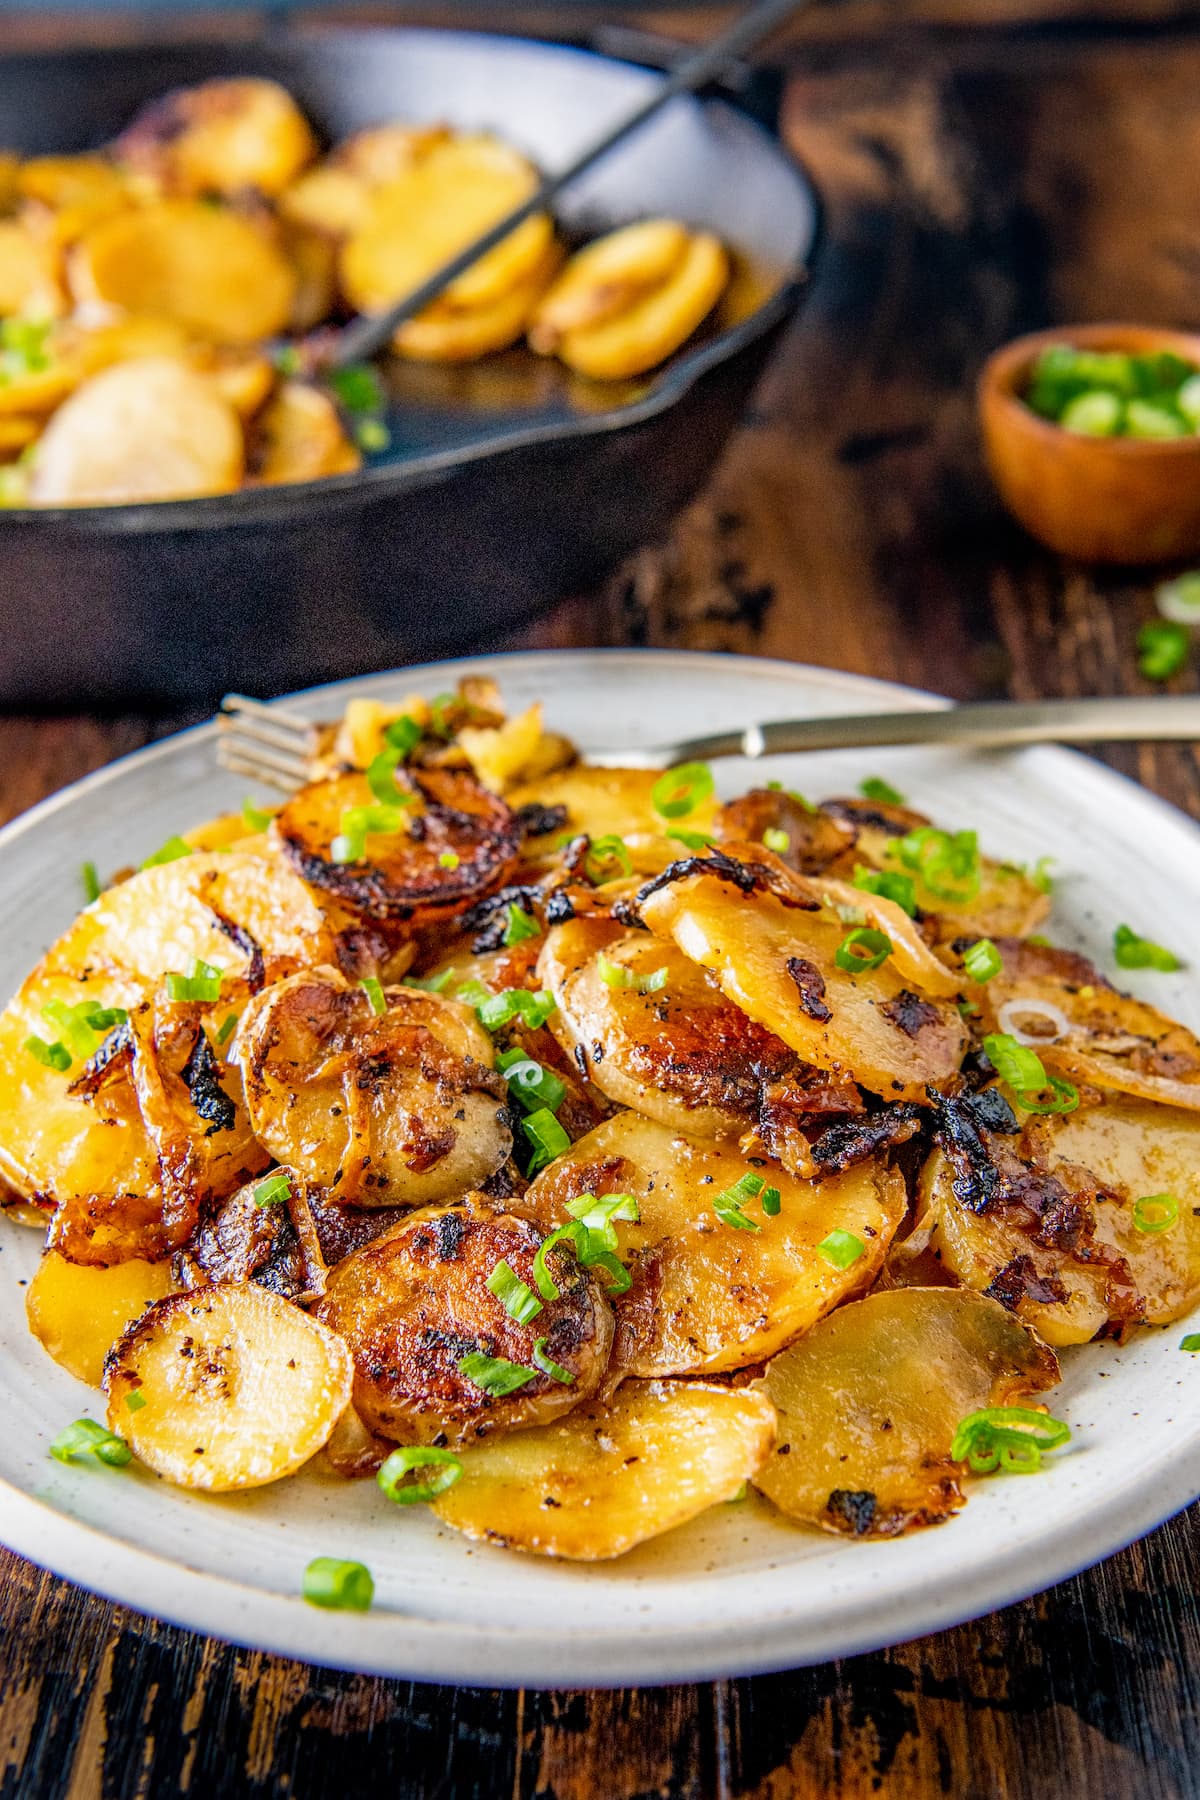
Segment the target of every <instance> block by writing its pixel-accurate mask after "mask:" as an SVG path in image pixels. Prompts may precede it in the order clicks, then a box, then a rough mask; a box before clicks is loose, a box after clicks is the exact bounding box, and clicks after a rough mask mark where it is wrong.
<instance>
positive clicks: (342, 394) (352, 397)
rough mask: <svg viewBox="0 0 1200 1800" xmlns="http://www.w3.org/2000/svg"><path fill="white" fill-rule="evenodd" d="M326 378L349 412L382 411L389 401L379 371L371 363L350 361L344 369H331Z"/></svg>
mask: <svg viewBox="0 0 1200 1800" xmlns="http://www.w3.org/2000/svg"><path fill="white" fill-rule="evenodd" d="M326 380H327V381H328V383H329V385H330V387H331V388H332V389H333V391H334V393H335V394H336V395H337V397H338V399H339V400H340V401H341V403H342V405H343V406H344V407H345V409H346V411H347V412H352V413H372V412H381V411H382V410H383V407H384V406H385V405H386V403H387V395H386V394H385V393H384V391H383V384H382V382H381V381H380V379H379V375H378V372H377V371H376V370H375V369H373V368H372V367H371V364H370V363H350V364H348V365H347V367H346V368H344V369H330V370H329V371H328V373H327V375H326Z"/></svg>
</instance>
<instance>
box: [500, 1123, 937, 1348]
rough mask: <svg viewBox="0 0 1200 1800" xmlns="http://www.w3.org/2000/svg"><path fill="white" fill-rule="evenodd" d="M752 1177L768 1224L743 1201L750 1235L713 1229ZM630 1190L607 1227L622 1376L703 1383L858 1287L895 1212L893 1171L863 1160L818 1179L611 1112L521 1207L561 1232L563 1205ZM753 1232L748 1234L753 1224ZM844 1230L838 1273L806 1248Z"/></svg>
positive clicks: (881, 1249) (900, 1192)
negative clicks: (635, 1216) (623, 1217)
mask: <svg viewBox="0 0 1200 1800" xmlns="http://www.w3.org/2000/svg"><path fill="white" fill-rule="evenodd" d="M750 1173H753V1174H755V1175H757V1176H758V1177H759V1178H760V1180H761V1181H762V1182H763V1183H764V1184H771V1185H773V1186H774V1187H775V1188H776V1189H777V1190H778V1191H779V1194H780V1209H779V1212H778V1213H777V1214H776V1215H774V1216H766V1215H764V1214H763V1213H762V1211H761V1208H760V1205H759V1203H758V1201H757V1200H756V1199H748V1200H745V1201H744V1202H743V1205H744V1211H745V1216H746V1217H747V1218H748V1219H749V1220H750V1222H751V1226H750V1228H741V1229H738V1228H735V1227H734V1226H731V1225H729V1224H726V1223H724V1222H723V1221H722V1220H721V1219H720V1218H719V1217H718V1215H717V1213H716V1212H715V1211H714V1210H713V1200H714V1198H717V1197H719V1196H721V1195H723V1194H724V1193H726V1192H727V1191H728V1190H729V1189H731V1188H733V1187H734V1186H735V1184H736V1183H737V1182H738V1181H739V1180H740V1179H741V1178H742V1177H743V1176H745V1175H747V1174H750ZM585 1193H592V1194H595V1195H596V1196H597V1197H599V1196H600V1195H602V1194H605V1193H622V1194H623V1193H630V1194H633V1195H634V1197H635V1198H636V1200H637V1203H638V1211H639V1213H640V1219H639V1222H638V1223H636V1224H633V1223H629V1224H627V1223H624V1222H619V1223H617V1225H616V1230H617V1237H618V1243H619V1245H620V1256H621V1259H622V1261H625V1262H628V1263H629V1264H630V1267H631V1269H632V1270H633V1271H634V1272H635V1283H634V1287H633V1289H631V1290H630V1294H629V1298H628V1300H625V1299H618V1300H617V1302H616V1306H617V1311H618V1316H619V1317H622V1316H624V1315H626V1314H627V1313H628V1315H629V1316H630V1318H631V1320H632V1323H633V1327H634V1330H635V1332H636V1333H637V1342H636V1346H635V1349H634V1351H633V1353H632V1355H631V1356H630V1358H629V1367H630V1369H631V1372H632V1373H633V1374H635V1375H644V1376H659V1375H704V1374H715V1373H717V1372H719V1371H724V1370H728V1369H741V1368H746V1367H747V1366H748V1365H749V1364H751V1363H755V1362H761V1361H763V1360H764V1359H765V1358H766V1357H768V1356H772V1355H774V1353H775V1352H776V1351H777V1350H779V1349H780V1348H781V1347H782V1346H783V1345H784V1344H787V1343H790V1342H791V1340H792V1339H793V1338H795V1337H797V1336H799V1334H800V1333H801V1332H803V1331H807V1330H808V1329H809V1328H810V1326H812V1325H814V1324H815V1323H816V1321H817V1320H818V1319H819V1318H821V1317H822V1316H823V1315H824V1314H825V1313H827V1312H828V1311H830V1310H831V1308H833V1307H835V1306H838V1305H840V1304H841V1303H842V1301H844V1300H846V1299H848V1298H850V1297H851V1296H852V1295H854V1294H857V1293H860V1292H861V1291H862V1290H863V1289H864V1288H865V1287H869V1286H870V1284H871V1282H872V1280H873V1279H874V1277H875V1275H876V1274H877V1273H878V1271H879V1269H880V1267H881V1265H882V1263H883V1259H884V1256H885V1255H886V1253H887V1248H888V1244H889V1243H890V1242H891V1239H892V1236H893V1234H894V1233H895V1231H896V1228H897V1226H898V1225H899V1223H900V1221H901V1219H902V1218H903V1217H904V1212H905V1206H906V1196H905V1189H904V1183H903V1181H902V1179H901V1177H900V1176H899V1175H898V1174H896V1173H894V1172H893V1171H891V1170H888V1169H886V1168H884V1167H883V1166H882V1165H881V1164H880V1165H874V1164H867V1165H866V1166H864V1167H861V1168H856V1169H851V1170H848V1171H847V1172H846V1173H845V1174H842V1175H833V1176H831V1177H829V1179H827V1180H825V1181H822V1182H819V1183H818V1182H808V1181H797V1180H795V1179H794V1178H793V1177H792V1176H789V1175H788V1174H786V1173H785V1172H784V1171H783V1170H782V1169H780V1168H778V1167H776V1166H774V1165H772V1164H769V1163H760V1164H757V1165H756V1166H755V1167H754V1168H753V1170H751V1168H750V1166H749V1165H748V1164H747V1163H746V1161H745V1160H744V1158H742V1157H740V1156H738V1155H736V1154H735V1153H734V1152H732V1151H729V1150H719V1149H715V1148H713V1146H712V1145H710V1144H704V1143H698V1142H696V1141H695V1140H694V1139H689V1138H686V1137H683V1136H682V1135H680V1134H678V1133H676V1132H672V1131H669V1130H667V1129H666V1128H665V1127H664V1126H662V1125H658V1124H653V1123H651V1121H650V1120H649V1119H643V1118H639V1117H638V1116H637V1115H636V1114H635V1113H619V1114H618V1115H617V1117H616V1118H614V1119H609V1120H608V1121H607V1122H606V1123H604V1124H602V1125H598V1126H597V1127H596V1129H595V1130H594V1131H590V1132H589V1133H588V1134H587V1136H586V1137H583V1138H580V1139H579V1141H578V1143H576V1144H574V1145H573V1146H572V1148H571V1149H570V1150H567V1151H565V1152H564V1153H563V1154H562V1155H561V1156H560V1157H558V1158H557V1159H556V1161H555V1162H553V1163H552V1164H551V1165H550V1167H549V1168H547V1169H544V1170H543V1171H542V1173H541V1174H540V1175H539V1176H538V1177H537V1178H536V1180H535V1181H534V1183H533V1185H532V1187H530V1189H529V1191H528V1192H527V1193H526V1195H525V1197H524V1199H523V1201H522V1202H521V1205H522V1209H523V1211H525V1212H527V1213H529V1214H530V1216H531V1217H532V1218H534V1219H536V1220H537V1222H538V1224H539V1225H540V1226H542V1227H543V1228H544V1229H546V1230H547V1231H549V1230H552V1229H553V1228H554V1227H555V1226H557V1225H561V1224H564V1223H565V1222H566V1221H567V1219H568V1217H569V1215H568V1213H567V1210H566V1206H567V1202H568V1201H569V1200H574V1199H577V1198H578V1197H579V1196H580V1195H582V1194H585ZM754 1227H757V1229H754ZM833 1231H848V1232H851V1233H852V1234H853V1235H854V1236H855V1237H856V1238H857V1239H858V1240H859V1243H860V1244H861V1245H862V1253H861V1255H859V1257H858V1258H857V1259H856V1260H855V1261H854V1262H852V1263H851V1264H850V1266H849V1267H848V1268H845V1269H839V1268H837V1267H835V1266H834V1265H833V1264H832V1263H830V1262H828V1261H827V1260H826V1259H825V1258H824V1257H823V1256H822V1255H821V1254H820V1253H819V1252H818V1249H817V1246H818V1245H819V1244H820V1243H822V1242H823V1240H824V1239H825V1238H826V1237H828V1235H829V1233H830V1232H833Z"/></svg>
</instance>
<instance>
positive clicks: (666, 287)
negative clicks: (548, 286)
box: [530, 231, 729, 381]
mask: <svg viewBox="0 0 1200 1800" xmlns="http://www.w3.org/2000/svg"><path fill="white" fill-rule="evenodd" d="M602 242H603V240H602ZM600 248H601V246H600V245H588V246H587V248H586V249H585V250H583V251H581V252H580V255H581V256H586V255H588V254H589V252H592V251H594V252H596V254H597V255H599V252H600ZM567 273H568V274H569V273H570V264H568V267H567ZM564 279H565V277H564ZM728 284H729V257H728V256H727V254H726V252H725V249H724V247H723V245H722V244H721V243H720V241H719V239H717V238H715V237H713V235H712V234H711V232H707V231H701V232H697V233H695V234H694V235H692V236H689V238H688V241H687V244H686V247H685V249H684V252H683V255H682V256H681V258H680V259H679V261H678V263H677V264H676V265H675V266H674V267H673V268H672V269H671V270H670V272H669V273H668V275H667V276H666V278H665V280H661V281H659V282H657V283H656V284H654V285H652V286H650V287H649V288H648V289H647V290H646V291H645V292H642V293H640V294H635V295H634V296H633V297H632V298H630V299H629V301H628V303H627V304H625V305H622V306H621V307H620V309H619V310H618V311H616V312H615V313H614V314H612V315H610V316H608V317H601V318H599V319H598V320H597V321H596V322H595V323H591V324H583V325H578V326H572V327H569V328H568V329H566V330H561V329H558V330H556V329H554V327H553V326H551V327H549V328H547V327H546V323H545V314H544V313H543V314H540V315H539V316H538V319H537V321H536V322H535V326H534V334H535V335H534V336H533V337H531V340H530V341H531V342H532V343H533V346H534V348H535V349H537V348H538V347H539V345H538V339H539V338H540V339H541V341H543V342H544V341H545V339H546V336H547V335H548V336H550V337H551V338H553V339H554V349H555V353H556V354H557V355H558V356H559V357H561V359H562V361H563V362H565V363H566V364H567V367H568V368H571V369H574V370H575V371H576V373H577V374H580V375H587V376H590V377H591V379H593V380H596V381H620V380H626V379H628V378H629V377H630V376H633V375H643V374H645V373H646V372H647V370H649V369H655V368H657V367H658V365H659V364H660V363H663V362H665V361H666V360H667V358H668V357H669V356H671V355H673V354H674V352H675V351H676V350H678V349H679V347H680V345H681V344H685V343H686V342H687V340H688V338H690V337H691V335H692V333H693V332H694V331H696V330H697V329H698V327H699V326H700V325H702V324H703V322H704V320H705V319H706V318H707V317H708V315H709V313H710V312H711V311H712V310H713V307H714V306H715V305H716V304H717V301H718V300H719V299H720V298H721V295H722V294H723V293H724V292H725V289H726V287H727V286H728ZM597 286H598V287H599V288H600V290H601V294H603V291H604V287H605V283H604V280H603V278H601V279H600V281H599V282H598V283H597ZM559 300H560V303H561V295H560V296H559ZM554 301H555V296H554V293H553V290H552V291H551V294H550V295H549V296H548V304H549V305H550V307H551V317H553V308H554ZM539 325H540V326H541V327H542V329H541V330H539Z"/></svg>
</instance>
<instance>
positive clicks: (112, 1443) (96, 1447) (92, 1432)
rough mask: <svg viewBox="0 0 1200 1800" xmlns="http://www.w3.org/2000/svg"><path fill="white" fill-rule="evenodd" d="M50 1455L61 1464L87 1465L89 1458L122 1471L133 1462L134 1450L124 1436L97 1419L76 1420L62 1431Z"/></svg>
mask: <svg viewBox="0 0 1200 1800" xmlns="http://www.w3.org/2000/svg"><path fill="white" fill-rule="evenodd" d="M50 1454H51V1456H53V1457H54V1458H55V1459H56V1460H57V1461H58V1462H60V1463H72V1462H84V1461H85V1460H86V1459H88V1458H89V1457H90V1458H92V1459H93V1460H95V1461H97V1462H102V1463H107V1465H108V1467H109V1468H110V1469H123V1468H124V1467H125V1464H126V1463H129V1462H132V1461H133V1451H132V1450H131V1449H130V1448H129V1445H128V1444H127V1443H126V1442H125V1439H124V1438H123V1437H118V1436H117V1434H116V1432H115V1431H109V1430H108V1428H107V1426H104V1425H98V1424H97V1423H96V1421H95V1419H76V1421H75V1423H74V1424H73V1425H68V1426H67V1429H66V1430H65V1431H60V1432H59V1434H58V1436H57V1437H56V1438H55V1440H54V1442H53V1443H52V1444H51V1446H50Z"/></svg>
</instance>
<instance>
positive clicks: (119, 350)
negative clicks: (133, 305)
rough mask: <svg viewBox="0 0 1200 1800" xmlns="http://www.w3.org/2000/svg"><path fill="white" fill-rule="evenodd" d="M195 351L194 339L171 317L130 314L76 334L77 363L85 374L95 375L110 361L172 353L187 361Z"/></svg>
mask: <svg viewBox="0 0 1200 1800" xmlns="http://www.w3.org/2000/svg"><path fill="white" fill-rule="evenodd" d="M196 354H197V346H196V340H195V339H194V338H193V337H192V336H191V335H190V333H189V332H187V331H185V330H184V328H183V326H182V325H180V324H179V323H178V322H177V321H176V320H175V319H151V318H141V317H137V316H132V315H131V316H130V317H129V318H125V319H117V320H115V321H114V322H113V323H112V324H111V325H97V326H95V327H94V328H92V329H91V330H88V331H85V332H82V333H80V335H79V342H78V356H79V362H80V364H81V366H82V371H83V374H85V375H98V374H99V373H100V370H101V369H109V368H111V367H112V365H113V364H114V363H122V362H134V361H137V360H140V359H141V358H142V357H145V356H175V357H179V358H180V360H181V361H187V360H189V359H191V358H194V357H195V356H196Z"/></svg>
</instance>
